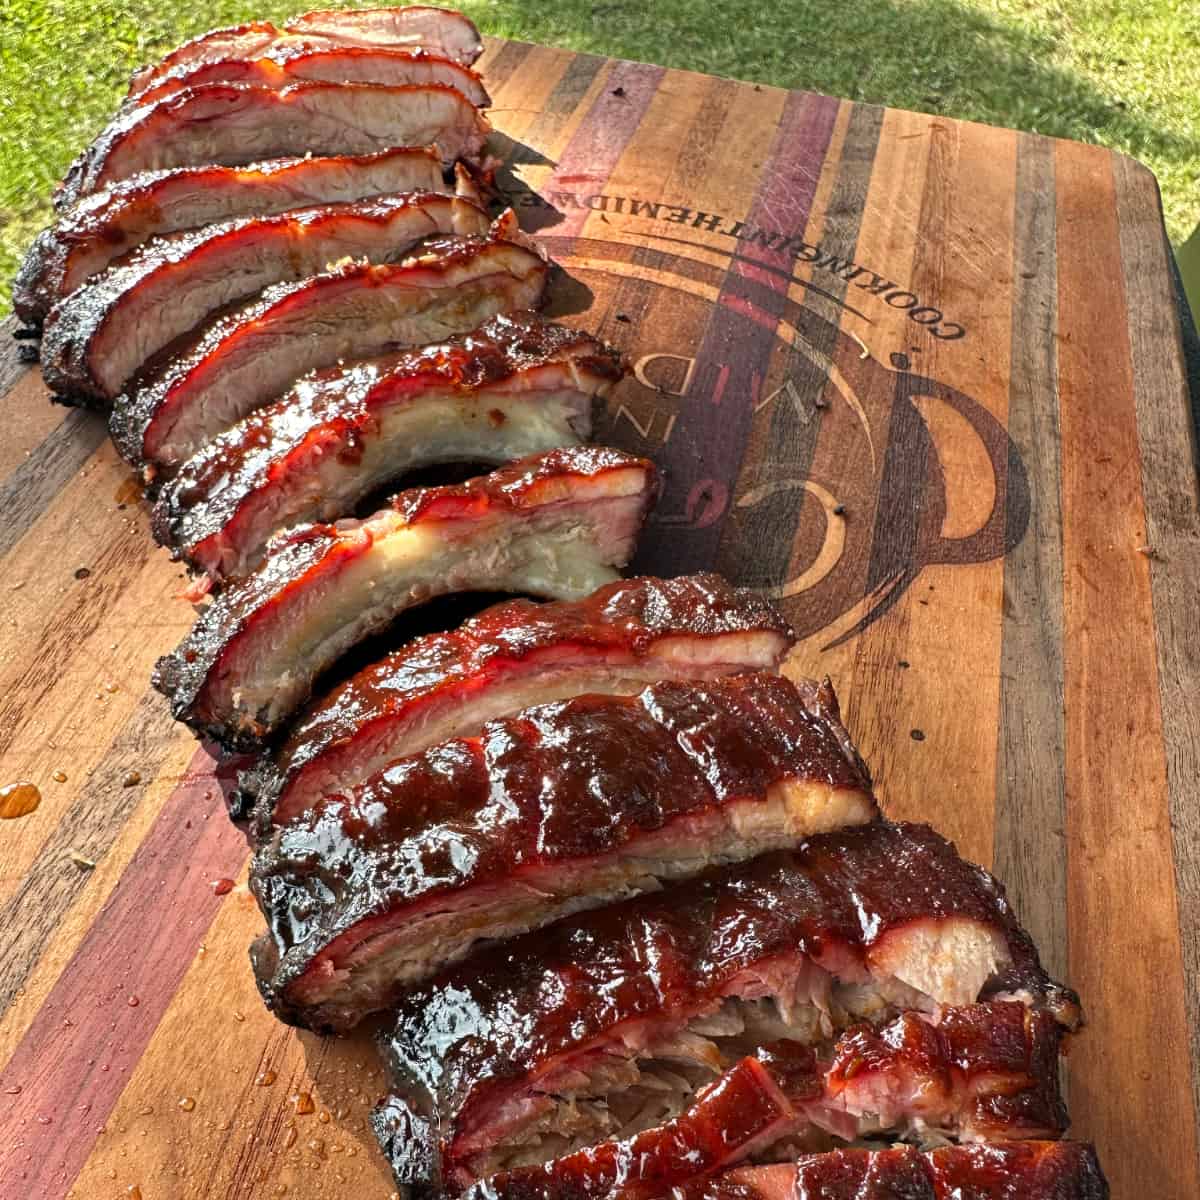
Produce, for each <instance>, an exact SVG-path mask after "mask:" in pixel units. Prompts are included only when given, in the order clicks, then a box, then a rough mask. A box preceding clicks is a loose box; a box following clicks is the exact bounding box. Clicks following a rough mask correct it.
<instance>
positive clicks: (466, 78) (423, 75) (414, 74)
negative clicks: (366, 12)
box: [134, 43, 491, 108]
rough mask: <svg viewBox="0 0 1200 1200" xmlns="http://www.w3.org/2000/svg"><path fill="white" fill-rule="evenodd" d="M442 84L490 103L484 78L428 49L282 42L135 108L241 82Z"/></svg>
mask: <svg viewBox="0 0 1200 1200" xmlns="http://www.w3.org/2000/svg"><path fill="white" fill-rule="evenodd" d="M313 80H316V81H318V82H323V83H383V84H387V85H389V86H391V87H401V86H403V85H405V84H413V83H417V84H423V83H440V84H444V85H445V86H446V87H452V88H455V89H457V90H458V91H460V92H462V94H463V95H464V96H465V97H466V98H467V99H468V100H469V101H470V102H471V103H472V104H474V105H476V106H477V107H479V108H486V107H487V106H488V105H489V104H490V103H491V100H490V99H489V97H488V94H487V90H486V89H485V88H484V86H483V82H482V80H480V78H479V76H478V75H477V74H476V73H475V72H474V71H472V70H471V69H470V68H469V67H464V66H463V65H462V64H461V63H457V62H455V61H454V60H453V59H450V58H443V57H442V56H441V55H438V54H430V53H429V52H428V51H426V50H397V49H393V48H390V47H384V46H337V45H316V46H314V45H305V44H303V43H301V44H284V45H282V46H273V47H271V48H270V49H269V50H268V51H267V52H266V53H264V54H262V55H261V57H260V56H257V55H256V56H254V57H246V56H241V55H237V54H234V55H232V56H230V57H229V58H221V59H217V60H216V61H214V62H206V63H202V64H200V65H199V66H195V67H191V68H184V69H182V70H179V71H176V72H172V73H170V74H168V75H167V76H166V77H165V78H163V79H161V80H159V81H158V82H157V83H155V84H152V85H151V86H150V87H148V88H147V89H146V90H145V91H144V92H142V93H141V94H140V95H138V96H137V97H136V99H135V101H134V103H136V104H152V103H153V102H154V101H155V100H159V99H161V98H162V97H163V96H169V95H171V94H172V93H173V92H179V91H182V90H183V89H184V88H189V87H199V86H200V85H201V84H207V83H245V84H253V85H255V86H258V87H267V88H274V89H275V90H276V91H279V90H280V89H282V88H285V87H287V86H289V85H290V84H293V83H306V82H310V81H313Z"/></svg>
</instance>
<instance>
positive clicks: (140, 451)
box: [110, 217, 547, 479]
mask: <svg viewBox="0 0 1200 1200" xmlns="http://www.w3.org/2000/svg"><path fill="white" fill-rule="evenodd" d="M513 232H514V226H513V224H512V222H511V221H510V220H509V219H508V218H506V217H501V218H500V219H499V220H498V221H496V222H495V223H493V227H492V231H491V232H490V233H489V235H488V236H486V237H468V238H457V237H451V238H445V239H436V238H435V239H430V240H429V241H428V242H425V243H423V244H422V245H421V246H419V247H418V248H417V250H416V251H414V253H413V254H411V255H409V256H408V257H406V258H404V259H403V260H402V261H401V262H399V263H394V264H386V265H382V266H375V265H373V264H369V263H368V264H363V263H352V264H349V265H346V266H341V267H338V268H336V269H335V270H332V271H328V272H325V273H323V274H321V275H315V276H312V277H310V278H308V279H303V280H300V281H298V282H296V283H283V284H279V285H277V286H275V287H272V288H268V289H267V291H266V292H264V293H263V295H262V296H260V297H259V298H258V299H256V300H253V301H250V302H249V303H248V304H245V305H243V306H241V307H240V308H237V309H235V310H234V311H233V312H232V313H229V314H226V315H224V316H221V317H218V318H217V319H216V320H215V321H214V322H212V323H211V324H210V325H208V326H207V327H205V328H204V330H203V331H202V332H201V333H200V334H199V335H198V336H197V337H196V338H195V339H194V340H193V341H192V343H191V344H190V345H189V346H188V347H187V348H185V349H182V350H180V351H179V352H178V353H177V354H176V355H175V356H174V357H173V358H171V359H170V360H169V361H168V362H166V363H164V364H163V365H162V366H161V367H159V368H157V369H154V370H151V371H149V372H147V373H146V374H145V375H144V376H143V377H141V378H140V379H139V380H138V381H137V382H136V383H135V384H134V385H132V386H131V387H130V388H128V389H127V390H126V391H125V392H124V393H123V394H122V395H121V396H119V397H118V398H117V400H116V401H115V402H114V404H113V413H112V420H111V424H110V428H111V430H112V435H113V439H114V440H115V442H116V444H117V448H118V450H120V451H121V453H122V454H123V455H124V456H125V457H126V458H127V459H128V461H129V462H131V463H133V464H135V465H137V466H140V467H142V468H144V469H145V470H146V472H147V476H148V478H154V479H157V478H161V476H162V475H163V474H164V473H165V474H167V475H170V474H171V473H173V472H174V470H176V469H177V468H178V467H179V466H180V465H181V464H182V463H184V462H185V461H186V460H187V459H189V458H191V457H192V455H193V454H195V453H196V452H197V451H198V450H200V449H201V448H202V447H203V446H204V445H205V444H206V443H207V442H209V441H211V440H212V439H213V438H214V437H216V436H217V434H219V433H221V432H223V431H224V430H226V429H228V428H229V427H230V426H231V425H233V424H234V423H235V422H237V421H239V420H241V418H243V417H244V416H246V415H247V414H248V413H251V412H253V411H254V410H255V409H258V408H261V407H262V406H263V405H264V404H266V403H267V402H268V401H271V400H274V399H277V398H278V397H279V396H280V395H281V394H282V393H283V392H285V391H286V390H287V389H288V388H289V387H291V386H292V384H294V383H295V382H296V380H297V379H298V378H300V377H301V376H303V375H305V374H306V373H307V372H309V371H312V370H317V369H320V368H322V367H333V366H336V365H337V364H338V362H339V360H344V361H346V362H349V361H352V360H355V359H360V358H366V357H369V356H372V355H376V354H381V353H386V352H389V351H392V350H397V349H400V348H403V347H407V346H415V345H421V344H423V343H426V342H437V341H442V340H443V339H445V338H446V337H448V336H450V335H452V334H455V333H468V332H469V331H470V330H472V329H474V328H476V327H477V326H478V325H480V324H481V323H482V322H483V321H485V320H487V319H488V318H489V317H491V316H494V315H496V314H497V313H501V312H509V311H512V310H514V309H526V308H536V307H537V306H538V304H539V303H540V302H541V298H542V293H543V290H544V288H545V284H546V275H547V266H546V262H545V260H544V259H543V258H541V256H540V255H538V254H537V253H536V252H535V251H533V250H530V249H528V248H527V247H526V246H524V245H520V244H518V243H517V242H515V241H512V240H510V236H511V234H512V233H513Z"/></svg>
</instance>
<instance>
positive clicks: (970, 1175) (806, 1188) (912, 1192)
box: [675, 1142, 1108, 1200]
mask: <svg viewBox="0 0 1200 1200" xmlns="http://www.w3.org/2000/svg"><path fill="white" fill-rule="evenodd" d="M675 1200H1108V1183H1107V1182H1106V1180H1105V1178H1104V1173H1103V1172H1102V1171H1101V1170H1100V1164H1099V1162H1098V1161H1097V1160H1096V1152H1095V1150H1093V1149H1092V1147H1091V1146H1088V1145H1083V1144H1081V1143H1079V1142H990V1143H980V1144H976V1145H968V1146H943V1147H940V1148H939V1149H937V1150H928V1151H920V1150H917V1149H915V1148H914V1147H911V1146H896V1147H893V1148H890V1149H886V1150H865V1149H858V1150H833V1151H829V1152H828V1153H825V1154H808V1155H803V1156H801V1157H800V1158H798V1159H797V1161H796V1162H794V1163H779V1164H776V1165H773V1166H766V1167H738V1168H736V1169H734V1170H732V1171H728V1172H726V1173H725V1174H723V1175H719V1176H717V1177H716V1178H714V1179H709V1180H706V1181H704V1182H700V1183H695V1184H692V1185H689V1186H687V1187H685V1188H681V1189H680V1190H679V1191H678V1192H677V1193H676V1197H675Z"/></svg>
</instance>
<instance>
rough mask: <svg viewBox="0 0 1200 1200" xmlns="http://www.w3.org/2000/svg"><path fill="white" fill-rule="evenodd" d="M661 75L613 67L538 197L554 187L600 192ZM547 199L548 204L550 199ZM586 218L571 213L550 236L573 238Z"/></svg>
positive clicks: (656, 70) (634, 66) (632, 66)
mask: <svg viewBox="0 0 1200 1200" xmlns="http://www.w3.org/2000/svg"><path fill="white" fill-rule="evenodd" d="M665 74H666V72H665V71H664V69H663V68H662V67H648V66H645V65H644V64H642V63H630V62H619V63H617V64H616V65H615V66H614V67H613V69H612V73H611V74H610V75H609V77H608V79H607V80H606V81H605V86H604V91H603V92H602V93H601V95H599V96H597V97H596V99H595V101H594V102H593V104H592V106H591V108H589V109H588V112H587V116H586V117H585V118H584V120H583V124H582V125H580V127H579V129H578V130H577V131H576V133H575V136H574V137H572V138H571V140H570V141H569V142H568V143H567V146H566V149H565V150H564V151H563V152H562V154H561V155H560V156H559V160H558V165H557V166H556V167H555V169H554V174H553V175H552V176H551V177H550V180H549V182H547V183H546V185H545V186H544V187H543V189H542V190H543V192H551V193H552V192H553V191H554V189H555V188H556V187H559V186H561V187H570V188H571V190H572V191H574V190H577V189H579V188H580V187H581V186H582V187H584V188H586V190H588V191H593V192H602V191H603V190H604V185H605V183H607V182H608V177H609V176H610V175H611V174H612V170H613V167H615V166H616V165H617V160H618V159H619V158H620V157H621V155H622V153H624V150H625V147H626V146H627V145H628V144H629V139H630V138H631V137H633V134H634V132H635V131H636V130H637V127H638V126H639V125H640V124H641V122H642V118H643V117H644V116H645V115H646V109H647V108H649V106H650V101H651V100H653V99H654V93H655V92H656V91H658V86H659V84H660V83H662V78H663V75H665ZM550 199H551V202H552V203H553V196H551V197H550ZM588 215H589V211H588V210H587V209H580V208H573V209H571V210H570V211H569V212H568V213H567V214H566V216H564V217H563V219H562V221H561V222H558V223H556V224H555V226H554V233H555V234H556V235H557V236H559V237H574V236H575V235H577V234H578V233H579V232H580V230H582V228H583V223H584V221H586V220H587V218H588Z"/></svg>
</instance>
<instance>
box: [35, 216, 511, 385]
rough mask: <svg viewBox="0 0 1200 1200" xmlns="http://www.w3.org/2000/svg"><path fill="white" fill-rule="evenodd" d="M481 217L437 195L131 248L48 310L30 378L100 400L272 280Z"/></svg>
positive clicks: (478, 230)
mask: <svg viewBox="0 0 1200 1200" xmlns="http://www.w3.org/2000/svg"><path fill="white" fill-rule="evenodd" d="M488 225H489V217H488V215H487V213H486V212H485V211H484V210H483V209H482V208H480V207H479V206H478V205H476V204H474V203H472V202H471V201H469V200H465V199H459V198H455V197H453V196H447V195H444V194H443V193H441V192H405V193H402V194H400V195H395V196H373V197H370V198H368V199H366V200H354V201H350V202H348V203H345V204H324V205H318V206H316V207H313V208H302V209H293V210H292V211H289V212H285V213H277V214H275V215H273V216H266V217H263V216H252V217H237V218H235V219H234V220H231V221H224V222H221V223H219V224H216V225H206V226H203V227H202V228H200V229H194V230H191V231H189V232H187V233H179V234H175V235H174V236H172V237H169V238H163V239H159V240H156V241H153V242H150V243H148V244H147V245H144V246H142V247H140V248H139V249H138V250H137V251H135V252H134V253H133V254H132V255H130V256H129V258H128V259H126V260H124V261H123V262H122V263H120V264H119V265H116V266H112V267H109V268H108V270H107V271H105V272H104V273H103V274H101V275H98V276H97V277H96V278H95V279H93V280H91V281H90V282H88V283H85V284H84V285H83V286H82V287H81V288H79V289H78V290H77V291H75V292H73V293H72V294H71V295H70V296H68V297H67V298H66V299H65V300H63V301H62V302H61V303H59V304H57V305H56V306H55V307H54V308H53V309H51V310H50V314H49V316H48V317H47V319H46V323H45V328H44V330H43V336H42V354H41V358H42V374H43V376H44V377H45V380H46V383H47V385H48V386H49V387H51V388H52V389H53V390H55V391H57V392H61V393H64V394H65V395H67V396H72V395H78V396H83V397H86V399H87V400H88V401H92V402H100V403H104V402H105V401H111V400H112V399H113V398H114V397H116V396H118V395H119V394H120V393H121V391H122V389H123V388H124V387H125V386H126V385H127V384H128V383H129V382H130V381H131V380H132V379H133V378H134V377H135V376H137V375H138V374H139V373H141V372H142V371H143V370H144V369H145V367H146V364H147V363H148V362H150V361H151V360H152V359H153V358H154V357H155V356H156V355H157V354H159V353H160V352H161V351H162V350H163V349H164V348H165V347H168V346H172V345H175V344H178V342H179V339H181V338H183V337H184V336H185V335H186V334H188V333H189V332H190V331H192V330H193V329H195V328H196V327H198V326H200V325H202V323H204V322H205V321H208V320H210V319H211V318H212V317H213V316H214V315H215V314H217V313H218V312H221V311H224V310H226V309H228V308H229V307H230V306H231V305H233V304H236V303H238V302H239V301H244V300H246V299H247V298H249V297H251V296H256V295H257V294H258V293H259V292H261V291H263V290H264V289H265V288H267V287H270V286H271V285H272V284H280V283H289V282H293V281H296V280H302V279H307V278H309V277H311V276H314V275H319V274H321V273H322V272H323V271H326V270H328V269H329V266H330V265H331V264H333V263H337V262H342V261H353V262H355V263H361V264H365V263H391V262H397V261H398V260H400V259H402V258H403V257H404V255H405V254H406V253H408V252H409V251H410V250H412V248H413V247H414V246H415V245H417V243H418V242H422V241H424V240H426V239H428V238H431V237H437V236H438V235H444V234H460V235H463V236H466V237H471V236H479V235H482V234H485V233H486V232H487V230H488Z"/></svg>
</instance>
